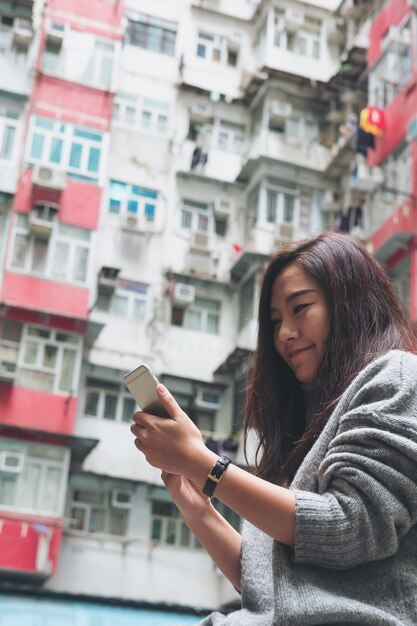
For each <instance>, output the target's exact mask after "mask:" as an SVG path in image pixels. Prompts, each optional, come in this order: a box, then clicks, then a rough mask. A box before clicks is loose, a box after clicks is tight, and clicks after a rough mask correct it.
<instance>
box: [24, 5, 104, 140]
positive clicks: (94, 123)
mask: <svg viewBox="0 0 417 626" xmlns="http://www.w3.org/2000/svg"><path fill="white" fill-rule="evenodd" d="M102 4H104V3H102ZM31 99H32V102H33V112H35V113H37V114H38V115H46V116H47V117H56V116H55V115H53V114H51V111H50V110H49V108H48V107H44V108H42V104H45V105H47V104H53V105H54V107H59V108H62V109H63V112H62V114H61V115H60V117H59V119H60V120H62V121H63V122H74V123H77V124H83V125H87V126H89V127H92V128H99V129H100V130H109V128H110V119H111V116H112V107H113V94H112V93H110V92H108V91H103V90H101V89H94V88H92V87H88V86H85V85H80V84H78V83H72V82H68V81H65V80H61V79H60V78H55V77H52V76H46V75H45V74H43V75H42V76H41V77H40V78H39V80H38V81H37V82H36V83H35V85H34V89H33V92H32V95H31ZM96 118H99V119H96Z"/></svg>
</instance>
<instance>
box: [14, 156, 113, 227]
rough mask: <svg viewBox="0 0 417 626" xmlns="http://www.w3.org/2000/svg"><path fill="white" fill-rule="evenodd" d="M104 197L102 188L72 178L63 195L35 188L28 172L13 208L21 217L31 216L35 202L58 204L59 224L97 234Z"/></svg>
mask: <svg viewBox="0 0 417 626" xmlns="http://www.w3.org/2000/svg"><path fill="white" fill-rule="evenodd" d="M101 194H102V189H101V187H98V186H97V185H90V184H89V183H84V182H81V181H78V180H71V179H70V178H69V179H67V186H66V188H65V189H64V190H63V191H62V192H57V191H51V190H48V189H42V188H41V187H33V185H32V170H31V169H27V170H26V171H25V172H24V173H23V175H22V176H21V177H20V180H19V184H18V187H17V190H16V194H15V197H14V208H15V210H16V211H18V212H19V213H29V212H30V211H31V210H32V206H33V204H34V203H35V202H40V201H41V200H49V201H52V202H55V203H57V204H59V215H58V221H59V222H62V223H63V224H69V225H71V226H78V227H80V228H87V229H89V230H96V229H97V225H98V220H99V215H100V203H101Z"/></svg>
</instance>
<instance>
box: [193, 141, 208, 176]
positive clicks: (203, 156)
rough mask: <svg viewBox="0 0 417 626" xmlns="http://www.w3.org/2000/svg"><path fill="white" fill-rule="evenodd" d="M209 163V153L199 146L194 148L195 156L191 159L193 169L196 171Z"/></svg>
mask: <svg viewBox="0 0 417 626" xmlns="http://www.w3.org/2000/svg"><path fill="white" fill-rule="evenodd" d="M206 163H207V152H205V151H204V150H203V148H200V146H197V147H196V148H194V151H193V156H192V158H191V169H192V170H194V169H196V168H197V167H198V166H200V167H201V166H204V165H205V164H206Z"/></svg>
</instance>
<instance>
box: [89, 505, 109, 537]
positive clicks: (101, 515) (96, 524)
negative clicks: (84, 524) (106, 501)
mask: <svg viewBox="0 0 417 626" xmlns="http://www.w3.org/2000/svg"><path fill="white" fill-rule="evenodd" d="M105 520H106V514H105V511H102V510H101V509H92V511H91V514H90V523H89V525H88V532H90V533H102V532H104V528H105Z"/></svg>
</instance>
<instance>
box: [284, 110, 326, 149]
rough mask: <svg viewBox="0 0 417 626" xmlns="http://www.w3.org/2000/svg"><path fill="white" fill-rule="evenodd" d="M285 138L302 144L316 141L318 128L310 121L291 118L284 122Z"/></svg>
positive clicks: (302, 118) (301, 118)
mask: <svg viewBox="0 0 417 626" xmlns="http://www.w3.org/2000/svg"><path fill="white" fill-rule="evenodd" d="M285 136H286V137H288V138H290V139H295V140H297V141H300V142H304V143H310V142H312V141H315V140H316V141H317V140H318V136H319V132H318V126H317V124H316V123H315V122H314V121H312V120H309V119H305V118H304V117H294V116H292V117H290V118H288V119H287V120H286V121H285Z"/></svg>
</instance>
